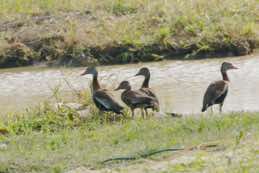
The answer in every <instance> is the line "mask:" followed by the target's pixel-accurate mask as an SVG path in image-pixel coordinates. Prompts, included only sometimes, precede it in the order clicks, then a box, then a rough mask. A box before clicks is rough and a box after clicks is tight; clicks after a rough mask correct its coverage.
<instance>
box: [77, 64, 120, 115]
mask: <svg viewBox="0 0 259 173" xmlns="http://www.w3.org/2000/svg"><path fill="white" fill-rule="evenodd" d="M86 74H91V75H93V81H92V92H93V94H92V98H93V101H94V103H95V105H96V107H97V108H98V109H99V110H100V111H104V112H114V113H116V114H123V113H122V110H123V107H122V106H120V105H119V104H118V103H117V102H116V101H115V100H114V99H113V97H112V96H111V95H110V94H109V93H108V91H107V90H106V89H102V88H101V87H100V84H99V82H98V72H97V70H96V68H95V67H88V68H86V70H85V71H84V72H83V73H82V74H81V75H82V76H83V75H86Z"/></svg>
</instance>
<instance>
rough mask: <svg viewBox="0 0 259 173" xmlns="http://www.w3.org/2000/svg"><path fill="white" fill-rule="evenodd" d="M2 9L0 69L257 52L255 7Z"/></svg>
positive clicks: (118, 4) (50, 5)
mask: <svg viewBox="0 0 259 173" xmlns="http://www.w3.org/2000/svg"><path fill="white" fill-rule="evenodd" d="M0 9H1V13H0V18H1V22H0V67H15V66H26V65H32V64H39V63H46V64H48V65H66V66H86V65H89V64H105V65H106V64H123V63H135V62H144V61H159V60H163V59H191V58H209V57H215V56H240V55H246V54H249V53H252V52H253V50H254V49H255V48H258V45H259V44H258V43H259V34H258V26H259V23H258V21H259V15H258V13H257V10H258V2H257V1H256V0H252V1H242V0H237V1H234V0H230V1H218V0H213V1H210V2H207V1H205V0H196V1H192V2H190V1H187V0H186V1H185V0H184V1H163V0H158V1H152V2H151V1H140V0H131V1H123V0H108V1H103V2H97V1H96V2H93V1H81V0H79V1H75V0H71V1H64V2H63V3H60V1H56V0H49V1H47V2H41V1H37V2H33V3H31V1H24V0H15V1H5V2H2V3H1V4H0Z"/></svg>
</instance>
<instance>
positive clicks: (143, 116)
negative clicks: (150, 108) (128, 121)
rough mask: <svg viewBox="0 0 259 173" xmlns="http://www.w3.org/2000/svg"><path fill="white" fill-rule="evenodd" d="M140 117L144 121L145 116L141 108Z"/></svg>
mask: <svg viewBox="0 0 259 173" xmlns="http://www.w3.org/2000/svg"><path fill="white" fill-rule="evenodd" d="M141 116H142V118H143V119H145V114H144V109H143V108H141Z"/></svg>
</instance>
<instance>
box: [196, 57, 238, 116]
mask: <svg viewBox="0 0 259 173" xmlns="http://www.w3.org/2000/svg"><path fill="white" fill-rule="evenodd" d="M231 69H238V68H237V67H235V66H234V65H233V64H231V63H228V62H224V63H222V65H221V70H220V71H221V74H222V78H223V80H219V81H215V82H213V83H211V84H210V85H209V86H208V88H207V90H206V92H205V94H204V97H203V107H202V110H201V111H202V112H204V111H206V110H207V109H208V108H209V107H210V106H213V105H215V104H219V111H220V112H222V107H223V104H224V100H225V98H226V96H227V94H228V85H229V78H228V74H227V71H228V70H231Z"/></svg>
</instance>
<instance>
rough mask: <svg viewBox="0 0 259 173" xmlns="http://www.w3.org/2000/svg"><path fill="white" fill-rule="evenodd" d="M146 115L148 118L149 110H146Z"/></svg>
mask: <svg viewBox="0 0 259 173" xmlns="http://www.w3.org/2000/svg"><path fill="white" fill-rule="evenodd" d="M145 114H146V117H148V110H147V108H145Z"/></svg>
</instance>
